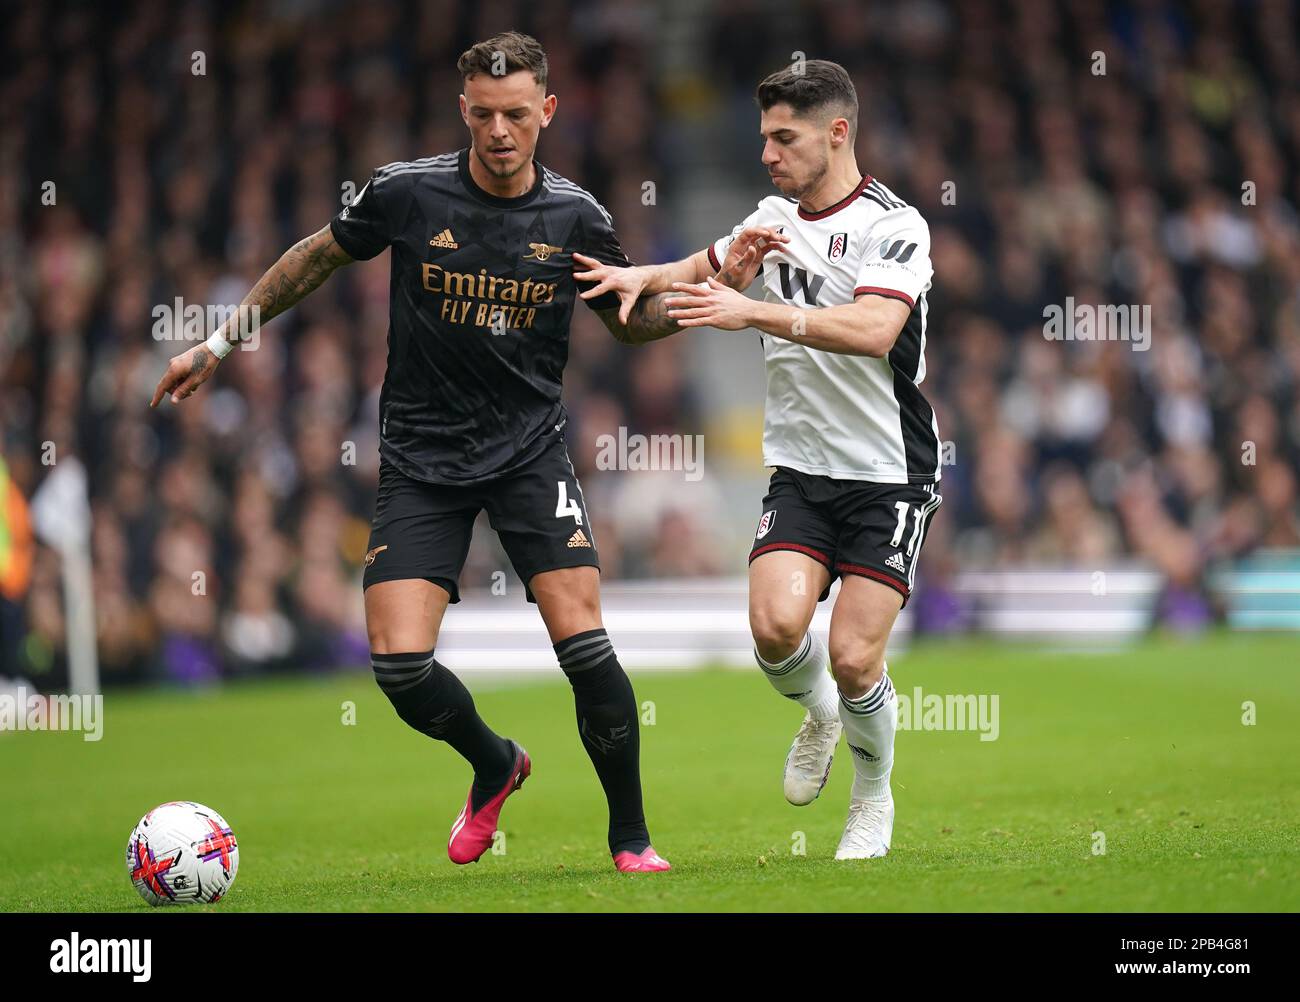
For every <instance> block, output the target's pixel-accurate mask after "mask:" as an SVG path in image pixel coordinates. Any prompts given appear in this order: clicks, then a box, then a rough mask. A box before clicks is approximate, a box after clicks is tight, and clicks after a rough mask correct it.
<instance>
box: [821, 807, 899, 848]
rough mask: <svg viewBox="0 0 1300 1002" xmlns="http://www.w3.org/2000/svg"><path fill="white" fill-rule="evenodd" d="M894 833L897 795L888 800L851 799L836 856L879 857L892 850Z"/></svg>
mask: <svg viewBox="0 0 1300 1002" xmlns="http://www.w3.org/2000/svg"><path fill="white" fill-rule="evenodd" d="M893 834H894V795H893V794H892V793H891V794H890V795H889V799H888V800H850V801H849V820H848V821H847V822H846V823H845V825H844V835H843V837H841V839H840V847H839V848H838V849H836V850H835V858H836V859H876V858H878V857H880V856H884V855H886V854H887V853H888V852H889V840H890V839H891V838H892V837H893Z"/></svg>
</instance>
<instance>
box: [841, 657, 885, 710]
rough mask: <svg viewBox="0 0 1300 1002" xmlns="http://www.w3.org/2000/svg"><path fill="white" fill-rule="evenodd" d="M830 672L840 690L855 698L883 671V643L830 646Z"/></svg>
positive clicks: (865, 690) (876, 679)
mask: <svg viewBox="0 0 1300 1002" xmlns="http://www.w3.org/2000/svg"><path fill="white" fill-rule="evenodd" d="M830 655H831V674H832V675H833V676H834V677H835V684H836V685H837V686H838V687H839V690H840V692H842V693H844V695H846V696H848V697H849V698H850V699H857V698H858V697H859V696H862V695H863V694H864V693H866V692H867V691H868V690H869V689H870V688H871V687H872V686H873V685H875V684H876V683H877V682H879V681H880V676H881V675H883V674H884V671H885V651H884V645H883V644H882V645H875V644H866V645H864V644H853V645H845V646H843V647H838V648H837V647H836V646H835V645H832V646H831V650H830Z"/></svg>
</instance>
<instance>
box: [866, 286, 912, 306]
mask: <svg viewBox="0 0 1300 1002" xmlns="http://www.w3.org/2000/svg"><path fill="white" fill-rule="evenodd" d="M864 294H865V295H868V296H884V297H885V298H886V299H897V300H898V301H899V302H900V303H906V304H907V305H908V306H911V307H913V308H915V307H916V301H915V300H914V299H912V297H911V296H909V295H908V294H907V293H906V292H899V291H898V290H897V289H881V288H878V287H877V286H874V285H859V286H858V287H857V288H856V289H854V290H853V295H855V296H861V295H864Z"/></svg>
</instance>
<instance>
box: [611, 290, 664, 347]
mask: <svg viewBox="0 0 1300 1002" xmlns="http://www.w3.org/2000/svg"><path fill="white" fill-rule="evenodd" d="M680 295H681V293H680V292H658V293H655V294H654V295H653V296H641V297H640V298H638V299H637V301H636V302H635V303H634V304H632V312H631V314H630V315H629V316H628V318H627V324H626V325H624V324H621V323H619V322H618V310H616V309H615V310H602V311H601V313H600V318H601V319H602V320H604V321H605V326H606V327H608V328H609V332H610V333H611V334H613V335H614V337H615V338H616V339H617V340H619V341H622V342H623V343H624V344H645V343H646V342H648V341H658V340H659V339H660V338H665V337H667V336H668V335H669V334H676V333H677V332H678V331H680V330H681V329H682V328H681V327H680V326H679V325H678V323H677V321H676V320H674V319H673V318H672V317H670V316H668V300H670V299H676V298H677V297H678V296H680Z"/></svg>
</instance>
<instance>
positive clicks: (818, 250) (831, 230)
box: [708, 175, 940, 484]
mask: <svg viewBox="0 0 1300 1002" xmlns="http://www.w3.org/2000/svg"><path fill="white" fill-rule="evenodd" d="M747 226H769V227H772V228H774V229H780V230H781V231H782V232H784V233H785V234H786V235H787V236H789V237H790V242H789V243H788V244H783V245H782V246H781V247H780V248H779V249H777V250H774V251H772V252H770V253H769V254H768V255H767V257H766V258H764V260H763V275H762V279H763V287H764V297H763V298H764V299H765V300H767V301H768V302H770V303H785V304H786V305H789V306H795V307H798V308H800V309H806V310H815V309H821V308H822V307H826V306H842V305H845V304H847V303H852V302H853V301H854V299H855V298H856V297H857V296H859V295H864V294H865V295H876V296H886V297H888V298H891V299H897V300H899V301H900V302H903V303H906V304H907V305H908V306H910V307H911V310H912V312H911V315H910V316H909V317H908V318H907V323H906V324H905V325H904V326H903V330H902V332H901V333H900V334H899V336H898V340H897V341H896V342H895V344H894V347H893V348H892V349H891V350H890V352H889V354H888V355H887V357H885V358H870V357H868V356H865V355H839V354H835V353H833V352H829V351H819V350H816V349H813V348H807V347H804V346H803V345H801V344H798V343H797V342H793V341H786V340H783V339H782V338H777V337H772V336H770V335H767V334H763V335H762V339H763V351H764V354H765V357H766V361H767V400H766V406H765V409H764V425H763V463H764V465H765V466H786V467H790V468H791V469H795V470H799V471H800V472H802V473H807V474H811V475H813V476H822V477H832V478H834V479H837V480H869V481H874V482H876V483H885V484H926V483H934V482H935V481H937V480H939V478H940V470H939V426H938V422H937V421H936V420H935V416H934V409H933V408H932V407H931V406H930V403H929V401H927V400H926V399H925V397H924V395H922V393H921V391H920V389H919V386H920V384H921V382H922V381H923V380H924V379H925V334H926V330H925V322H926V312H927V310H928V305H927V303H926V292H927V291H928V290H929V288H930V279H931V276H932V275H933V274H934V268H933V267H932V265H931V264H930V229H929V227H928V226H927V225H926V222H925V220H924V219H923V218H921V214H920V213H919V212H917V211H916V209H914V208H912V207H911V206H910V205H907V204H906V203H904V202H903V201H902V200H901V199H899V198H898V197H897V196H896V195H894V193H893V192H891V191H890V190H889V189H888V188H886V187H885V186H884V185H883V184H881V183H880V182H879V181H877V180H875V179H874V178H872V177H871V176H870V175H868V176H867V177H864V178H863V179H862V181H861V182H860V183H859V184H858V186H857V187H856V188H855V189H854V190H853V192H852V193H851V194H849V195H847V196H846V197H845V198H843V199H841V200H840V201H839V202H836V203H835V204H834V205H832V206H829V207H828V208H826V209H823V210H822V211H821V212H815V213H809V212H804V210H803V209H801V208H799V204H798V202H797V201H795V200H794V199H790V198H785V197H784V196H781V195H771V196H768V197H767V198H764V199H763V200H762V201H761V202H759V203H758V209H757V211H755V212H753V213H752V214H750V215H749V216H748V217H747V218H746V219H745V221H744V222H742V223H741V224H740V225H739V226H737V227H736V228H735V229H734V230H732V231H731V233H730V235H728V236H725V237H722V238H721V239H719V240H717V241H716V242H715V243H714V244H713V245H712V246H710V247H709V252H708V253H709V261H710V263H711V264H712V265H713V267H714V269H719V268H721V266H722V261H723V259H724V258H725V257H726V254H727V249H728V248H729V247H730V246H731V243H732V241H733V240H735V239H736V237H737V236H738V235H739V234H740V231H741V230H743V229H744V228H745V227H747Z"/></svg>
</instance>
